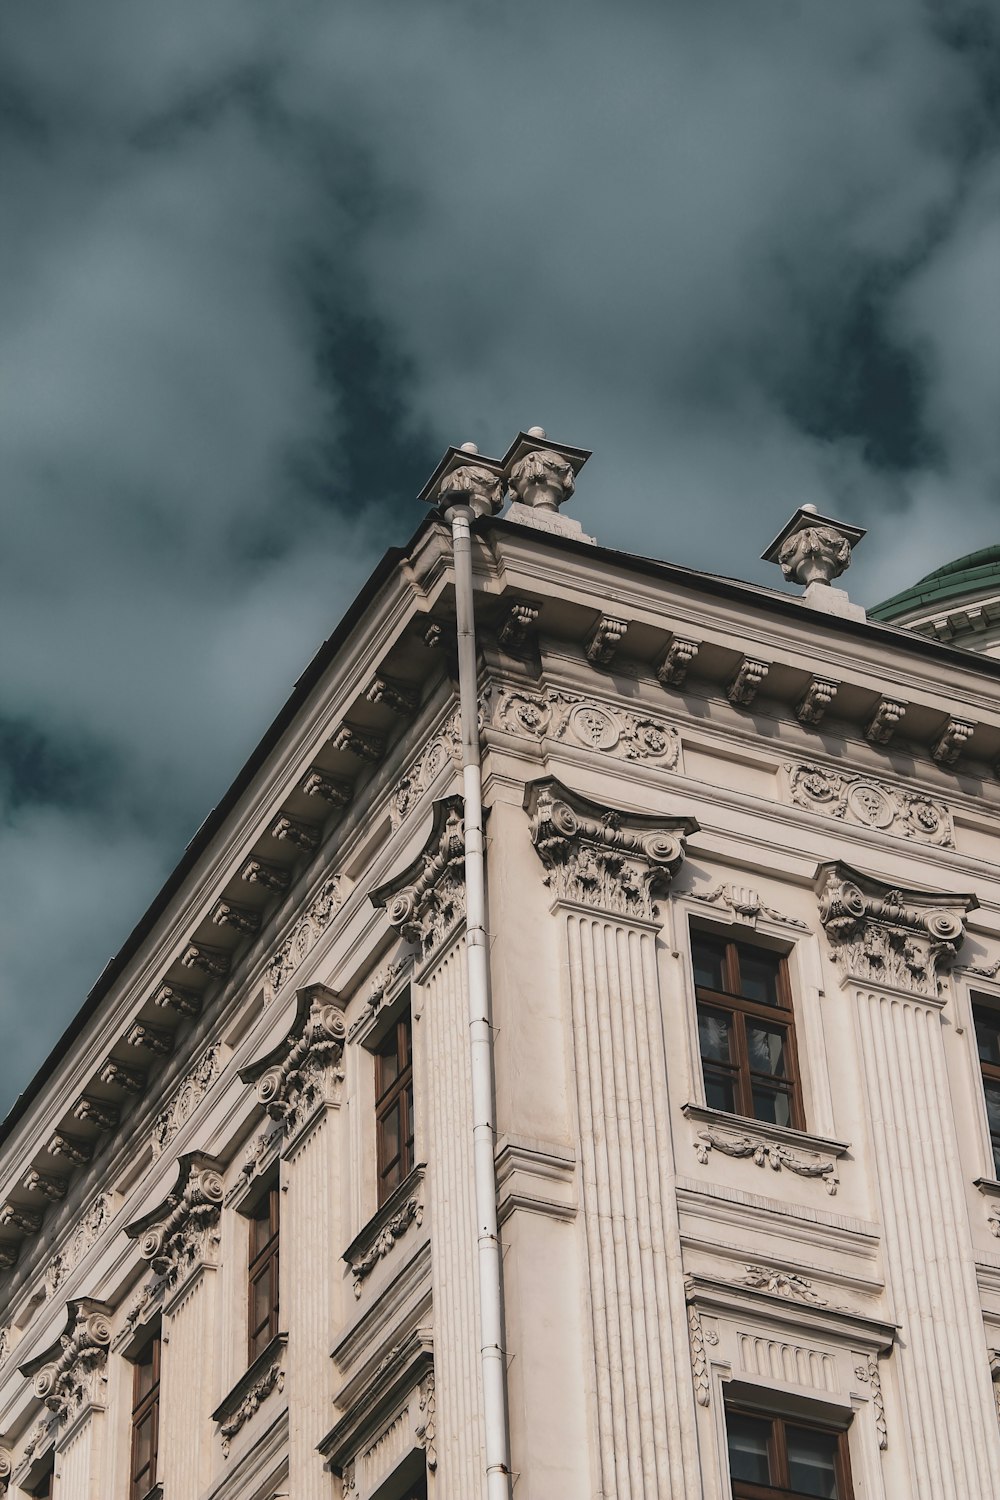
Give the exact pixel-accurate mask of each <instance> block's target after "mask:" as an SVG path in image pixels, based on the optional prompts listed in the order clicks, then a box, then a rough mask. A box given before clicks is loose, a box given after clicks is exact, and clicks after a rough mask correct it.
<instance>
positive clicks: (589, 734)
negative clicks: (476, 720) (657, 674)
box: [489, 688, 681, 771]
mask: <svg viewBox="0 0 1000 1500" xmlns="http://www.w3.org/2000/svg"><path fill="white" fill-rule="evenodd" d="M489 722H490V723H491V724H492V726H493V727H494V728H495V729H501V730H504V731H505V732H506V733H508V734H517V735H521V736H522V737H526V738H528V739H537V740H541V739H552V740H563V741H565V742H568V743H570V744H577V745H582V746H583V747H584V748H585V749H587V750H599V751H601V752H603V753H604V754H607V755H612V756H614V758H615V759H616V760H629V761H649V762H650V763H651V764H653V765H658V766H662V767H663V769H664V770H667V771H672V770H674V769H675V768H676V767H677V765H678V764H679V763H680V753H681V741H680V735H679V734H678V733H677V730H676V729H675V728H674V727H673V725H672V724H667V723H665V722H664V720H662V719H659V718H655V717H653V716H651V715H639V714H632V713H627V712H626V711H625V710H623V709H618V708H609V707H607V706H606V705H605V704H603V703H596V702H594V701H593V699H589V698H581V697H577V696H575V695H574V694H571V693H560V692H556V691H555V690H549V691H547V692H545V693H527V692H521V691H520V690H517V689H513V688H504V689H502V690H501V692H500V693H498V694H497V695H496V697H495V699H494V700H493V701H492V703H491V710H490V717H489Z"/></svg>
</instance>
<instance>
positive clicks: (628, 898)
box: [524, 777, 698, 922]
mask: <svg viewBox="0 0 1000 1500" xmlns="http://www.w3.org/2000/svg"><path fill="white" fill-rule="evenodd" d="M524 806H525V809H526V811H527V813H528V826H529V831H530V834H531V842H532V843H533V844H534V846H535V851H536V853H537V854H538V857H539V859H541V861H542V863H543V864H544V865H545V868H546V870H547V871H548V874H547V875H546V877H545V882H546V884H547V885H548V886H549V888H550V890H551V891H552V894H553V896H554V897H555V899H556V900H557V901H564V902H569V903H571V904H577V905H581V906H589V907H591V908H593V909H595V910H597V911H604V912H608V913H611V914H615V915H619V916H625V917H633V918H638V919H640V920H642V921H646V922H651V921H653V920H654V919H655V916H656V897H657V896H659V895H661V894H662V893H663V892H664V891H665V890H666V889H667V888H668V886H669V885H670V882H671V880H672V879H673V877H674V875H675V874H676V873H677V870H678V869H679V868H680V865H681V862H682V860H683V858H684V840H685V838H686V836H687V835H688V834H689V833H693V832H695V831H696V830H697V827H698V825H697V823H696V822H695V821H694V819H693V818H656V817H649V816H647V815H644V814H641V813H629V812H622V811H618V810H616V809H613V808H607V807H602V806H601V805H600V804H599V803H597V802H591V801H590V799H589V798H588V797H584V796H581V795H580V794H579V793H578V792H572V791H570V790H569V789H568V788H567V787H565V786H563V785H562V783H561V782H559V781H556V780H555V778H554V777H547V778H545V779H543V780H540V781H534V782H531V783H529V785H528V786H526V787H525V792H524Z"/></svg>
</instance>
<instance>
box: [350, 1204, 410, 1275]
mask: <svg viewBox="0 0 1000 1500" xmlns="http://www.w3.org/2000/svg"><path fill="white" fill-rule="evenodd" d="M423 1221H424V1208H423V1204H422V1203H421V1202H420V1200H419V1198H408V1199H407V1201H406V1202H405V1203H404V1204H403V1206H402V1207H401V1208H399V1209H397V1210H396V1212H395V1213H394V1214H393V1215H392V1218H391V1219H389V1220H387V1222H386V1223H385V1224H383V1226H382V1228H381V1230H380V1231H379V1235H378V1238H377V1239H376V1240H375V1241H374V1242H373V1243H372V1244H371V1245H369V1247H368V1249H367V1250H366V1251H365V1252H364V1254H363V1255H359V1256H356V1257H355V1258H354V1259H352V1261H351V1272H352V1274H353V1276H354V1295H355V1297H360V1296H361V1291H362V1287H363V1283H364V1281H365V1279H366V1277H368V1276H370V1275H371V1273H372V1272H373V1271H374V1269H375V1267H376V1266H377V1265H378V1263H379V1261H380V1260H382V1259H383V1258H384V1257H385V1256H386V1255H388V1254H389V1251H390V1250H391V1249H392V1247H393V1245H395V1243H396V1241H397V1240H401V1239H402V1238H403V1235H404V1234H405V1233H406V1231H407V1230H408V1229H409V1227H410V1225H411V1224H416V1225H417V1227H418V1228H419V1226H420V1225H421V1224H422V1223H423Z"/></svg>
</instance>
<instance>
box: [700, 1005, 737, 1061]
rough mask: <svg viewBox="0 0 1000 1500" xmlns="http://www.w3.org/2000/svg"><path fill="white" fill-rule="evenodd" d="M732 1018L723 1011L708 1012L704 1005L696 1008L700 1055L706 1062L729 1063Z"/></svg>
mask: <svg viewBox="0 0 1000 1500" xmlns="http://www.w3.org/2000/svg"><path fill="white" fill-rule="evenodd" d="M731 1029H732V1017H731V1016H730V1015H729V1013H728V1012H727V1011H724V1010H710V1009H709V1008H708V1006H706V1005H699V1007H698V1041H699V1043H700V1045H701V1055H702V1057H703V1058H704V1059H705V1060H706V1062H730V1061H731V1060H732V1055H733V1049H732V1039H731Z"/></svg>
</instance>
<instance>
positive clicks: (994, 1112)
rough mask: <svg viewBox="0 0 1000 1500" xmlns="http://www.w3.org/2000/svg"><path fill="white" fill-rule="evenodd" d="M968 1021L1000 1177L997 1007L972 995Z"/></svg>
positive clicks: (999, 1030) (999, 1016)
mask: <svg viewBox="0 0 1000 1500" xmlns="http://www.w3.org/2000/svg"><path fill="white" fill-rule="evenodd" d="M972 1019H973V1021H974V1022H975V1025H976V1045H977V1046H978V1048H979V1066H980V1067H981V1068H982V1070H983V1092H984V1093H985V1095H986V1117H987V1119H988V1120H989V1126H990V1143H991V1145H992V1147H993V1171H994V1174H995V1175H996V1176H997V1177H1000V1006H997V1005H995V1004H991V1003H990V1002H989V1001H987V1000H985V999H984V997H983V996H981V995H978V996H977V995H973V997H972Z"/></svg>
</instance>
